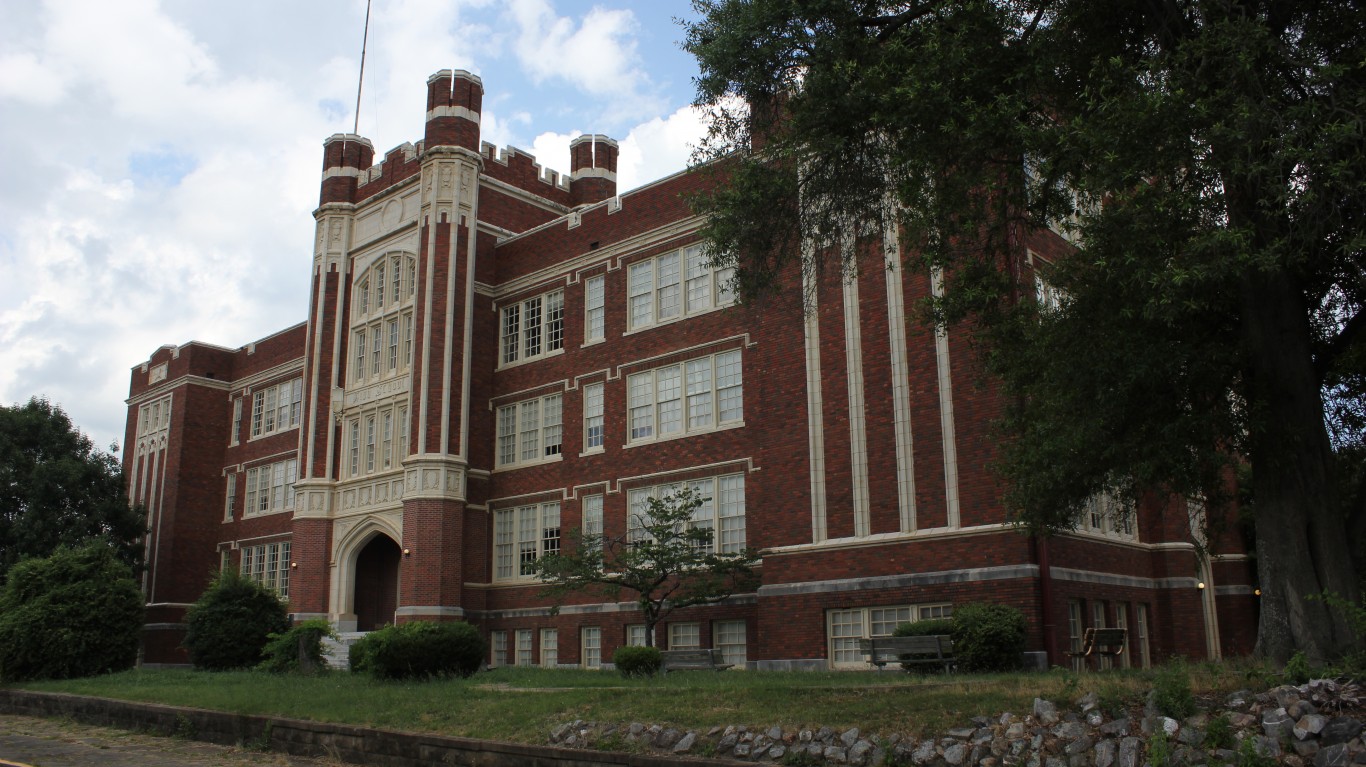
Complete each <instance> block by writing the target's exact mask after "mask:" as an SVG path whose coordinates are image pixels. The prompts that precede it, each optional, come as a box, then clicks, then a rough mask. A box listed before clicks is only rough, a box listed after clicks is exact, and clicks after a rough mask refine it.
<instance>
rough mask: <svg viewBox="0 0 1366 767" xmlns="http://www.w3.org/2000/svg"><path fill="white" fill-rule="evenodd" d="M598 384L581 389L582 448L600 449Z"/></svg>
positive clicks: (599, 385) (600, 414)
mask: <svg viewBox="0 0 1366 767" xmlns="http://www.w3.org/2000/svg"><path fill="white" fill-rule="evenodd" d="M602 388H603V385H602V384H600V383H596V384H588V385H587V386H585V387H583V430H584V448H585V449H590V448H595V447H602V427H603V422H602V417H603V402H602Z"/></svg>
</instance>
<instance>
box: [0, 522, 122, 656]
mask: <svg viewBox="0 0 1366 767" xmlns="http://www.w3.org/2000/svg"><path fill="white" fill-rule="evenodd" d="M142 619H143V600H142V592H141V591H140V590H139V589H138V585H137V583H136V582H135V581H134V580H133V573H132V571H131V570H129V569H128V566H127V565H125V564H123V563H121V562H119V561H118V559H117V558H115V556H114V552H113V551H112V550H111V549H110V548H109V547H108V546H107V545H105V544H102V543H91V544H87V545H85V546H82V547H81V548H78V549H60V550H58V551H57V553H55V554H53V555H52V556H50V557H47V558H45V559H27V560H24V561H22V562H20V563H19V564H17V565H15V566H14V567H13V568H12V569H11V570H10V571H9V579H8V580H7V581H6V582H5V586H4V590H3V591H0V679H4V680H5V681H12V682H17V681H21V680H25V679H70V678H73V677H82V676H93V675H95V674H103V673H107V672H110V671H122V670H123V669H126V668H130V667H132V665H133V663H134V662H135V661H136V660H137V655H138V642H139V640H140V639H141V635H142Z"/></svg>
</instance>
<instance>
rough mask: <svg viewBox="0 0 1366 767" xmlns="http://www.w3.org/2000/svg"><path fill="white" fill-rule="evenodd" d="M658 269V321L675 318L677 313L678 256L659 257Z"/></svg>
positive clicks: (674, 254) (671, 254)
mask: <svg viewBox="0 0 1366 767" xmlns="http://www.w3.org/2000/svg"><path fill="white" fill-rule="evenodd" d="M657 261H658V269H659V319H661V320H662V319H667V318H669V317H677V316H678V311H679V290H678V282H679V265H678V254H677V253H670V254H668V255H666V256H660V257H659V258H658V259H657Z"/></svg>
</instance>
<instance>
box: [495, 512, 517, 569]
mask: <svg viewBox="0 0 1366 767" xmlns="http://www.w3.org/2000/svg"><path fill="white" fill-rule="evenodd" d="M512 521H513V520H512V511H511V510H504V511H498V512H494V515H493V563H494V575H495V576H496V577H498V578H511V577H512Z"/></svg>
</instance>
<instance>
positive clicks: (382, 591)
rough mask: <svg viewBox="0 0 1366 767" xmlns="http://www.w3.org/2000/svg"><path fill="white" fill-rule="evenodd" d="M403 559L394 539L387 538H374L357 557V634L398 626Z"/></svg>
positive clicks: (354, 605)
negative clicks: (396, 613) (385, 626)
mask: <svg viewBox="0 0 1366 767" xmlns="http://www.w3.org/2000/svg"><path fill="white" fill-rule="evenodd" d="M402 555H403V552H401V551H400V550H399V547H398V544H397V543H394V539H393V538H390V537H389V536H387V535H384V534H379V535H376V536H375V537H373V538H371V539H370V542H369V543H367V544H365V548H362V549H361V550H360V552H359V553H357V554H356V565H355V567H354V568H353V571H352V572H354V573H355V575H354V579H353V581H352V591H351V593H352V595H353V605H352V612H354V613H355V615H356V630H357V631H374V630H375V629H377V628H380V627H381V626H384V625H387V624H390V623H393V622H394V611H395V610H397V609H398V565H399V559H400V557H402Z"/></svg>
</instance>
